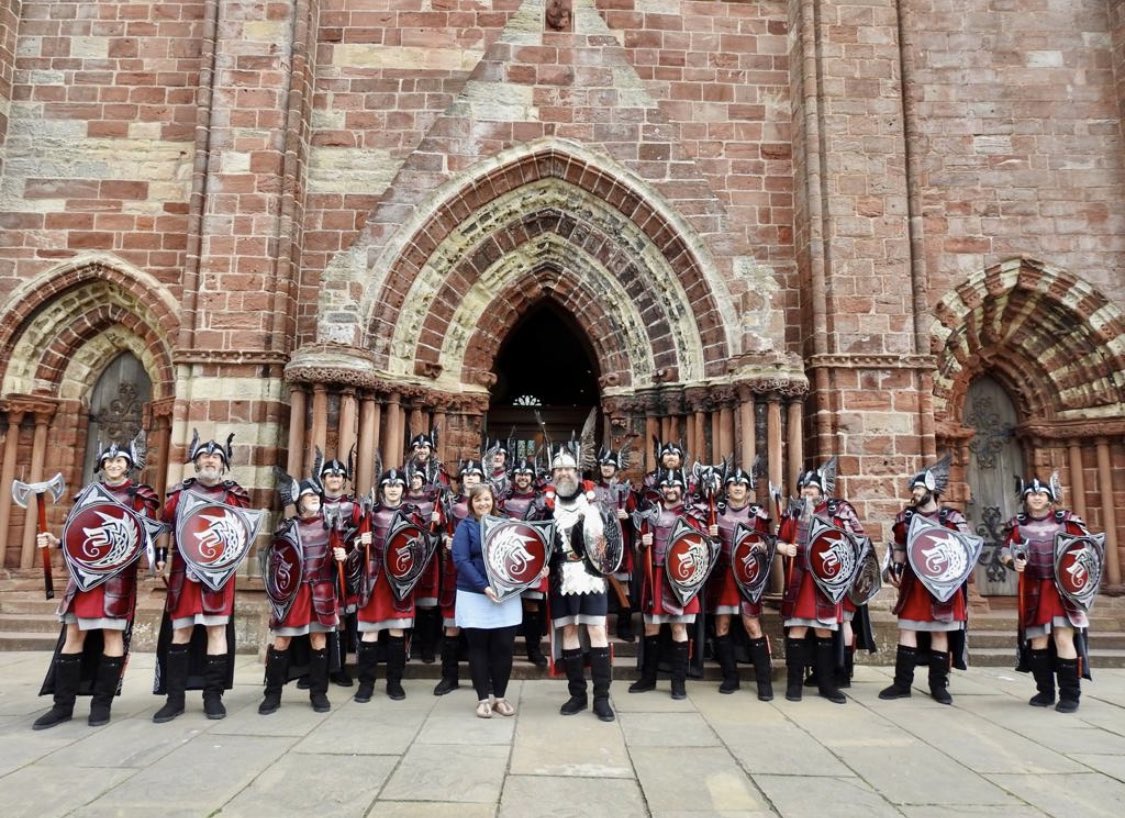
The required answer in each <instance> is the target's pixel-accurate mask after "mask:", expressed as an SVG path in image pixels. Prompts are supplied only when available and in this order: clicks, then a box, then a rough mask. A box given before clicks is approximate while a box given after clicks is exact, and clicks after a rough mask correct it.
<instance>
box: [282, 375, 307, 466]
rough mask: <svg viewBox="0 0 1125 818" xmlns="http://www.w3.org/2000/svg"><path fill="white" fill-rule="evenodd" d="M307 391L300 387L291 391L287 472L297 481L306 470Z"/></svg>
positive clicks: (294, 387) (292, 388)
mask: <svg viewBox="0 0 1125 818" xmlns="http://www.w3.org/2000/svg"><path fill="white" fill-rule="evenodd" d="M305 401H306V396H305V390H304V389H303V388H301V387H300V386H292V387H290V389H289V458H288V459H287V460H286V461H285V470H286V471H287V472H289V473H290V474H291V475H293V476H294V477H297V479H300V475H301V474H302V473H303V471H304V469H303V466H304V459H305V457H304V456H305V451H304V450H305Z"/></svg>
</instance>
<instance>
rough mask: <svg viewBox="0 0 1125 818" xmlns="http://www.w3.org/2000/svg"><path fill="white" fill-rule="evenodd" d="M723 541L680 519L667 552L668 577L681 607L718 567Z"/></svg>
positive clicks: (665, 559)
mask: <svg viewBox="0 0 1125 818" xmlns="http://www.w3.org/2000/svg"><path fill="white" fill-rule="evenodd" d="M719 547H720V546H719V543H718V541H717V540H713V539H711V538H710V537H708V536H707V535H706V534H703V533H701V532H700V531H698V530H696V529H694V528H692V527H691V526H690V525H688V524H687V523H686V522H685V521H684V520H683V519H682V518H681V519H679V520H676V525H675V527H674V528H673V529H672V536H671V538H669V540H668V550H667V551H666V552H665V554H664V576H665V577H667V579H668V586H669V587H670V588H671V589H672V594H673V595H674V596H675V597H676V600H677V601H678V602H679V603H680V605H681V606H683V605H687V604H689V603H690V602H691V601H692V600H693V599H695V595H696V594H698V593H699V591H700V589H701V588H702V587H703V584H704V583H705V582H707V577H709V576H710V575H711V571H712V570H714V568H715V561H716V559H717V558H718V556H719Z"/></svg>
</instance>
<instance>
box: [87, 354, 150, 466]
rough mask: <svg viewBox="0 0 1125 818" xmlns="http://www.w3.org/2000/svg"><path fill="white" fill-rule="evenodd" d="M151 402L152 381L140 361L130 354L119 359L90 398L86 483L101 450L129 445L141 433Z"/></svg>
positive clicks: (96, 385) (112, 363)
mask: <svg viewBox="0 0 1125 818" xmlns="http://www.w3.org/2000/svg"><path fill="white" fill-rule="evenodd" d="M150 400H152V381H151V380H150V379H149V377H148V373H146V372H145V368H144V365H143V364H142V363H141V362H140V360H139V359H138V358H137V357H136V356H135V355H133V354H132V353H129V352H124V353H122V354H121V355H118V356H117V357H116V358H114V359H113V361H111V362H110V364H109V366H107V367H106V368H105V371H104V372H102V374H101V376H100V377H99V378H98V382H97V383H96V384H95V385H94V391H93V392H92V393H91V395H90V418H89V420H90V423H89V427H88V428H87V431H86V454H85V457H84V458H83V461H82V476H83V480H84V481H89V480H90V479H92V476H93V470H94V467H95V465H96V464H95V463H94V459H95V458H96V457H97V456H98V453H99V452H98V447H99V446H102V447H104V446H108V445H109V444H110V443H113V442H115V443H118V444H119V445H120V444H127V443H128V442H129V441H130V440H132V439H133V437H134V436H136V434H137V432H139V431H140V430H141V423H142V421H143V418H144V407H145V404H146V403H148V402H149V401H150Z"/></svg>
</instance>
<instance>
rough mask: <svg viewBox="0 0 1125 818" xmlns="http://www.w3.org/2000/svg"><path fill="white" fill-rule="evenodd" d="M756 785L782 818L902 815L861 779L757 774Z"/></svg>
mask: <svg viewBox="0 0 1125 818" xmlns="http://www.w3.org/2000/svg"><path fill="white" fill-rule="evenodd" d="M754 783H755V784H757V785H758V787H760V788H761V790H762V792H763V793H764V794H765V796H766V798H768V799H769V802H770V804H771V805H772V806H773V808H774V810H775V811H776V812H777V813H778V814H779V815H781V816H783V818H789V817H790V816H792V818H809V816H816V818H855V816H857V815H862V816H864V818H885V817H886V816H899V815H900V814H901V813H899V811H898V810H897V809H895V808H894V807H893V806H892V805H891V804H889V803H888V802H887V801H886V800H884V798H883V797H882V796H881V795H879V793H877V792H875V790H873V789H871V787H869V786H868V785H867V784H865V783H864V782H862V781H860V780H859V779H858V778H829V777H823V778H809V777H807V776H802V775H756V776H754Z"/></svg>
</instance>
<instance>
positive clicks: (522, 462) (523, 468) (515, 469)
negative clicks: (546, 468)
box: [512, 457, 539, 480]
mask: <svg viewBox="0 0 1125 818" xmlns="http://www.w3.org/2000/svg"><path fill="white" fill-rule="evenodd" d="M538 473H539V470H538V469H536V468H535V460H534V459H533V458H530V457H523V458H520V459H519V460H517V461H516V462H515V463H514V464H513V465H512V476H513V477H515V476H516V475H517V474H530V475H531V479H532V480H534V479H535V478H536V477H537V476H538Z"/></svg>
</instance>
